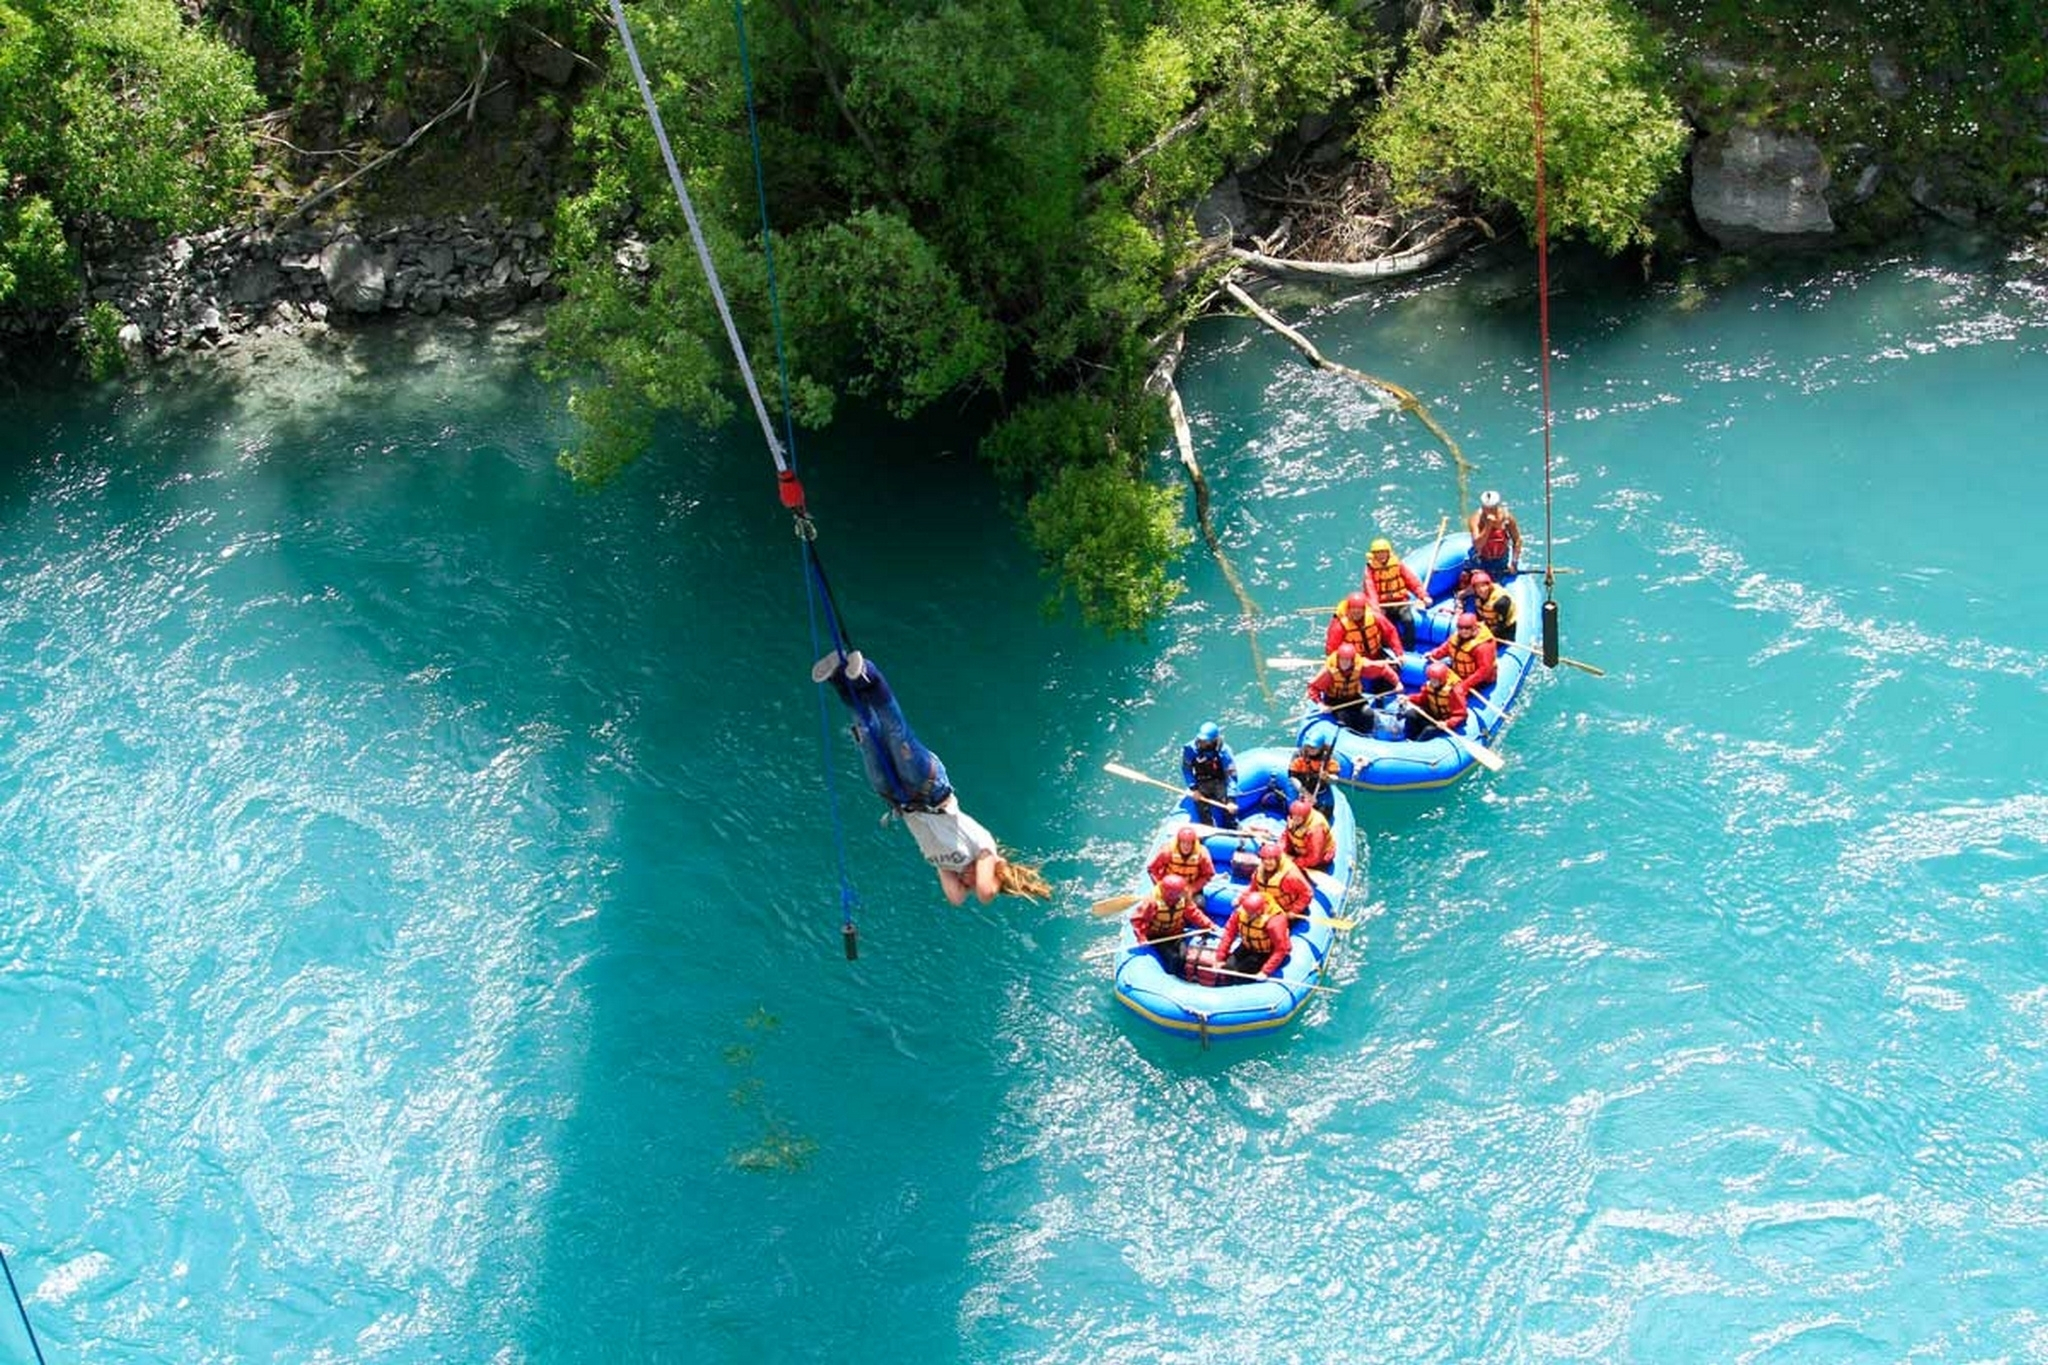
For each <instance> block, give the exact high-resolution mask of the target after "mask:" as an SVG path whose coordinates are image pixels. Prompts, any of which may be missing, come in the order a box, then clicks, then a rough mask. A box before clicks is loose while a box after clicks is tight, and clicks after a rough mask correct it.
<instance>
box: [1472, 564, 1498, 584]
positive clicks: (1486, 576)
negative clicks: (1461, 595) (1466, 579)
mask: <svg viewBox="0 0 2048 1365" xmlns="http://www.w3.org/2000/svg"><path fill="white" fill-rule="evenodd" d="M1472 586H1473V587H1475V588H1490V587H1492V586H1493V575H1492V574H1490V573H1488V572H1487V571H1486V570H1484V569H1474V570H1473V571H1472Z"/></svg>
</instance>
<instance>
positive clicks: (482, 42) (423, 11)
mask: <svg viewBox="0 0 2048 1365" xmlns="http://www.w3.org/2000/svg"><path fill="white" fill-rule="evenodd" d="M228 7H229V8H232V9H234V10H236V11H238V12H240V13H242V14H244V15H246V16H247V17H248V18H249V19H250V21H251V22H252V24H253V26H254V28H255V30H256V32H257V33H258V34H260V35H261V37H262V39H263V41H264V42H266V43H268V44H269V45H271V46H272V47H274V48H276V49H278V50H280V51H283V52H287V53H290V54H292V55H293V56H294V57H295V58H296V59H297V67H298V76H299V83H300V88H301V93H302V94H310V93H312V92H313V91H315V90H317V89H319V88H320V87H322V86H323V85H325V84H328V83H342V84H346V83H370V84H382V85H386V86H389V87H390V88H392V89H393V90H403V89H405V88H406V87H407V85H409V84H410V83H412V81H413V79H414V78H415V77H416V76H417V75H418V73H419V71H420V69H421V68H422V67H429V68H433V69H436V70H439V69H445V68H458V69H461V70H463V71H473V70H474V69H475V68H476V66H477V65H478V63H479V60H480V59H481V57H482V56H483V55H484V54H485V53H494V52H497V51H499V50H501V49H502V48H503V46H504V45H505V43H506V41H507V40H508V38H511V37H513V36H515V35H523V34H527V33H530V32H534V31H538V32H543V33H548V34H565V33H574V32H576V31H577V29H578V28H580V27H581V26H583V25H584V24H585V23H586V22H587V15H588V13H589V7H588V6H585V5H578V4H574V3H570V2H569V0H230V4H229V6H228ZM597 8H598V9H602V8H603V6H602V5H600V6H597Z"/></svg>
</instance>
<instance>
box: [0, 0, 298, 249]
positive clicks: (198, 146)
mask: <svg viewBox="0 0 2048 1365" xmlns="http://www.w3.org/2000/svg"><path fill="white" fill-rule="evenodd" d="M256 104H257V96H256V87H255V79H254V76H253V74H252V69H251V65H250V62H249V59H248V58H247V57H246V56H244V55H242V54H241V53H238V52H236V51H235V50H234V49H232V48H230V47H228V46H227V45H225V44H223V43H221V42H220V41H218V40H217V39H215V38H213V37H212V36H210V35H209V34H207V33H205V32H203V31H201V30H199V29H197V28H194V27H192V26H190V25H188V24H187V23H186V22H185V21H184V19H183V17H182V16H181V15H180V14H179V12H178V9H177V7H176V5H175V4H174V3H173V0H80V2H79V3H57V0H14V3H13V4H11V5H10V4H6V3H0V162H4V163H5V164H6V165H7V166H9V167H10V168H11V169H12V170H13V171H14V173H15V175H16V176H17V177H18V178H19V181H20V183H22V184H24V185H26V186H27V187H28V190H29V193H30V194H32V195H39V196H41V197H43V198H46V199H47V200H48V202H49V204H50V205H51V206H52V207H53V208H54V210H55V211H56V213H57V214H58V215H60V216H61V217H63V218H64V219H65V220H67V221H74V222H75V221H77V220H79V219H82V218H84V217H87V216H103V217H107V218H116V219H127V220H131V221H134V222H139V223H146V224H149V225H151V226H153V227H158V228H186V227H191V226H194V225H196V224H199V223H201V222H205V221H207V220H209V219H217V218H219V217H223V216H225V214H226V212H227V211H228V210H229V208H230V207H231V203H230V199H229V196H230V193H231V192H232V191H233V190H234V189H236V188H237V187H238V186H240V185H241V183H242V182H243V180H244V179H246V177H247V176H248V173H249V167H250V163H251V153H250V145H249V139H248V136H247V134H246V132H245V131H244V130H243V128H242V122H241V121H242V119H243V117H244V116H245V115H247V114H248V113H249V111H250V110H251V109H253V108H255V107H256Z"/></svg>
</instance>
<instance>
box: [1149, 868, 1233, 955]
mask: <svg viewBox="0 0 2048 1365" xmlns="http://www.w3.org/2000/svg"><path fill="white" fill-rule="evenodd" d="M1215 927H1216V922H1215V921H1214V920H1212V919H1210V918H1209V916H1208V913H1207V912H1206V911H1204V910H1203V909H1202V898H1201V897H1200V896H1199V895H1197V894H1196V893H1195V891H1194V889H1193V888H1192V887H1191V885H1190V884H1189V882H1188V880H1187V879H1186V878H1185V877H1182V876H1181V875H1180V874H1179V873H1177V872H1169V873H1167V874H1166V875H1165V876H1164V877H1161V878H1160V879H1159V885H1158V886H1156V887H1154V888H1152V894H1151V895H1149V896H1147V897H1145V899H1144V900H1141V901H1139V902H1138V908H1137V911H1136V913H1134V914H1133V915H1132V916H1131V928H1132V929H1133V930H1135V931H1136V933H1137V935H1138V942H1140V943H1142V944H1145V945H1146V946H1147V947H1149V948H1151V950H1152V951H1153V952H1154V953H1156V954H1158V956H1159V961H1160V963H1161V964H1162V965H1163V966H1165V968H1166V970H1167V971H1169V972H1171V973H1172V974H1173V975H1175V976H1181V975H1183V974H1184V973H1183V967H1182V964H1183V962H1184V961H1185V958H1186V954H1187V934H1188V933H1189V932H1190V931H1191V930H1198V929H1214V928H1215Z"/></svg>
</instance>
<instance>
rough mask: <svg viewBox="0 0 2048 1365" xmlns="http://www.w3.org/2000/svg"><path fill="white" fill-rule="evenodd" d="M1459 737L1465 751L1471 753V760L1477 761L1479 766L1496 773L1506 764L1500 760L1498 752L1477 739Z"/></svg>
mask: <svg viewBox="0 0 2048 1365" xmlns="http://www.w3.org/2000/svg"><path fill="white" fill-rule="evenodd" d="M1459 739H1460V740H1461V741H1462V742H1463V743H1464V745H1465V751H1466V752H1467V753H1469V754H1471V755H1472V761H1473V762H1474V763H1477V764H1478V765H1479V766H1480V767H1482V768H1484V769H1486V771H1488V772H1490V773H1497V772H1499V771H1500V770H1501V769H1502V768H1504V767H1506V766H1507V764H1506V763H1504V762H1503V761H1502V760H1501V756H1500V755H1499V754H1497V753H1495V752H1494V751H1493V750H1491V749H1489V748H1487V747H1486V746H1485V745H1484V744H1481V743H1480V742H1479V741H1478V740H1476V739H1465V738H1464V736H1462V735H1460V736H1459Z"/></svg>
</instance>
